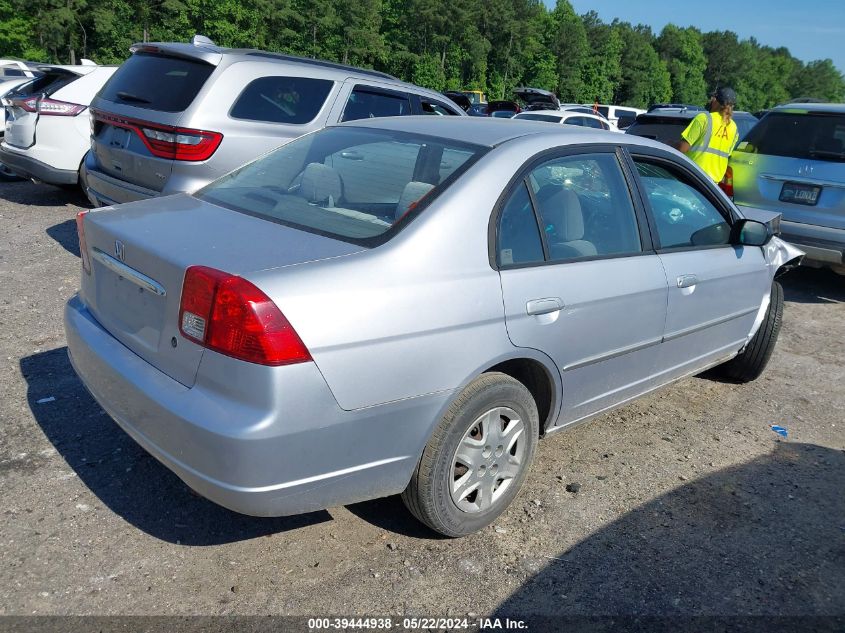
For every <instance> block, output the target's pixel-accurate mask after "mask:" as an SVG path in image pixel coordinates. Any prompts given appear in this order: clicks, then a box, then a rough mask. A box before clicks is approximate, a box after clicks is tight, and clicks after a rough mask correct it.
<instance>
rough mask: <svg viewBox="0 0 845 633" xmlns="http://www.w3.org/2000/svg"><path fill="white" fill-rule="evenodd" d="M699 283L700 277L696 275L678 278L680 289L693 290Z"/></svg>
mask: <svg viewBox="0 0 845 633" xmlns="http://www.w3.org/2000/svg"><path fill="white" fill-rule="evenodd" d="M697 283H698V277H696V276H695V275H681V276H680V277H678V288H692V287H693V286H694V285H695V284H697Z"/></svg>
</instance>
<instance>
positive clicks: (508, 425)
mask: <svg viewBox="0 0 845 633" xmlns="http://www.w3.org/2000/svg"><path fill="white" fill-rule="evenodd" d="M538 436H539V415H538V413H537V405H536V403H535V402H534V398H533V397H532V396H531V393H530V392H529V391H528V389H526V388H525V386H524V385H523V384H522V383H520V382H519V381H517V380H515V379H513V378H511V377H510V376H508V375H506V374H501V373H497V372H491V373H488V374H483V375H481V376H480V377H478V378H477V379H476V380H474V381H473V382H472V383H470V384H469V386H467V388H466V389H464V391H463V393H461V395H460V396H459V397H458V398H457V399H456V400H455V402H454V403H453V404H452V406H451V407H450V408H449V410H448V411H447V412H446V415H445V416H443V419H442V420H441V421H440V423H439V424H438V426H437V428H436V429H435V431H434V433H433V434H432V437H431V439H430V440H429V443H428V445H427V446H426V447H425V450H424V451H423V454H422V457H421V459H420V462H419V464H418V465H417V469H416V470H415V471H414V475H413V477H412V478H411V482H410V483H409V484H408V487H407V488H406V489H405V492H403V493H402V501H404V503H405V505H406V506H407V507H408V509H409V510H410V511H411V513H412V514H413V515H414V516H415V517H417V518H418V519H419V520H420V521H422V522H423V523H425V524H426V525H428V526H429V527H430V528H431V529H433V530H435V531H437V532H440V533H441V534H445V535H446V536H452V537H455V536H465V535H467V534H471V533H473V532H476V531H477V530H480V529H481V528H483V527H485V526H486V525H489V524H490V523H491V522H492V521H494V520H495V519H496V518H497V517H498V516H499V515H500V514H502V512H504V510H505V509H506V508H507V507H508V505H510V503H511V501H513V498H514V497H515V496H516V494H517V493H518V492H519V489H520V487H521V486H522V483H523V481H524V480H525V477H526V475H527V473H528V468H529V466H530V464H531V461H532V459H533V458H534V451H535V449H536V446H537V438H538Z"/></svg>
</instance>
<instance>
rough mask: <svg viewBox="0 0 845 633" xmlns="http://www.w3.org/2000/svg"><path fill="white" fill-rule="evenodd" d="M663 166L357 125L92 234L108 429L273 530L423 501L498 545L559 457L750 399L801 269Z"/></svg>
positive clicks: (310, 139) (613, 141)
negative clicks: (696, 396) (306, 518)
mask: <svg viewBox="0 0 845 633" xmlns="http://www.w3.org/2000/svg"><path fill="white" fill-rule="evenodd" d="M776 220H777V218H774V219H772V220H770V221H769V222H767V223H762V222H759V221H755V220H753V219H748V218H744V217H743V216H742V215H741V214H740V212H739V211H738V210H737V209H736V207H734V206H733V204H732V203H731V202H730V200H729V199H728V198H727V197H725V196H724V194H722V193H721V191H720V190H719V189H718V188H717V187H715V186H714V185H713V184H712V183H711V182H710V181H709V180H708V178H707V177H706V176H705V175H704V174H703V173H702V172H700V171H699V170H698V169H697V168H696V167H695V166H694V165H693V164H692V163H691V162H689V161H688V160H687V159H686V158H684V157H683V156H681V155H680V154H678V153H677V152H675V151H674V150H671V149H669V148H667V147H666V146H664V145H660V144H658V143H656V142H652V141H648V140H645V139H640V138H637V137H634V136H621V135H616V134H611V133H607V132H602V131H589V130H580V129H567V128H565V126H561V129H559V130H558V129H551V127H550V126H548V125H546V124H544V123H536V122H530V121H526V122H521V121H497V120H489V119H469V120H467V119H465V118H460V119H458V118H457V117H455V119H450V118H448V117H442V118H441V117H406V118H401V119H400V118H396V119H381V120H363V121H358V122H355V123H352V124H346V125H341V126H337V127H332V128H327V129H325V130H323V131H320V132H316V133H313V134H309V135H307V136H304V137H302V138H300V139H299V140H297V141H294V142H292V143H290V144H288V145H286V146H284V147H282V148H281V149H279V150H276V151H274V152H271V153H270V154H267V155H266V156H264V157H262V158H260V159H258V160H256V161H255V162H253V163H250V164H248V165H246V166H245V167H243V168H241V169H239V170H237V171H235V172H233V173H231V174H229V175H227V176H225V177H223V178H221V179H220V180H217V181H215V182H213V183H212V184H210V185H208V186H207V187H205V188H204V189H201V190H199V191H197V192H196V193H194V194H192V195H188V194H179V195H175V196H171V197H167V198H161V199H157V200H151V201H142V202H136V203H131V204H126V205H123V206H118V207H106V208H103V209H95V210H94V211H90V212H86V211H83V212H82V213H80V215H79V217H78V220H77V222H78V230H79V237H80V246H81V249H80V250H81V253H82V269H83V271H82V284H81V289H80V291H79V294H78V295H77V296H75V297H74V298H73V299H71V301H70V302H69V303H68V305H67V308H66V311H65V327H66V331H67V339H68V348H69V353H70V357H71V361H72V363H73V366H74V368H75V369H76V371H77V373H78V374H79V376H80V377H81V379H82V381H83V382H84V383H85V385H86V386H87V388H88V389H89V390H90V391H91V393H92V394H93V395H94V397H95V398H96V399H97V401H98V402H99V403H100V404H101V405H102V407H103V408H104V409H105V410H106V411H107V412H108V413H109V414H110V415H111V416H112V417H113V418H114V420H115V421H116V422H117V423H118V424H119V425H120V426H121V427H122V428H123V429H124V430H126V432H127V433H129V434H130V435H131V436H132V437H133V438H134V439H135V440H136V441H137V442H138V443H139V444H141V445H142V446H143V447H144V448H145V449H146V450H147V451H149V452H150V453H151V454H152V455H154V456H155V457H156V458H157V459H158V460H160V461H161V462H162V463H163V464H164V465H165V466H167V467H168V468H170V469H171V470H173V471H174V472H175V473H176V474H177V475H178V476H179V477H181V478H182V479H183V480H184V481H185V482H186V483H187V484H188V485H189V486H191V487H192V488H193V489H195V490H196V491H197V492H199V493H200V494H202V495H204V496H206V497H207V498H209V499H211V500H213V501H215V502H216V503H219V504H221V505H223V506H226V507H228V508H231V509H233V510H236V511H238V512H242V513H246V514H250V515H257V516H275V515H286V514H294V513H301V512H307V511H311V510H317V509H320V508H325V507H328V506H332V505H337V504H347V503H352V502H356V501H361V500H364V499H371V498H375V497H380V496H386V495H391V494H395V493H402V498H403V499H404V501H405V503H406V505H407V507H408V508H409V509H410V511H411V512H412V513H413V514H414V515H415V516H416V517H417V518H419V519H420V520H421V521H423V522H424V523H426V524H427V525H429V526H430V527H431V528H433V529H434V530H436V531H438V532H441V533H443V534H446V535H449V536H461V535H465V534H469V533H471V532H473V531H476V530H478V529H480V528H482V527H484V526H485V525H488V524H489V523H490V522H491V521H493V520H494V519H495V518H496V517H497V516H498V515H499V514H501V513H502V512H503V511H504V510H505V508H506V507H507V506H508V504H510V503H511V501H512V500H513V498H514V497H515V496H516V494H517V493H518V491H519V489H520V486H521V485H522V483H523V481H524V479H525V476H526V474H527V472H528V468H529V466H530V464H531V461H532V458H533V457H534V453H535V449H536V447H537V443H538V439H539V438H541V437H545V436H548V435H550V434H552V433H554V432H556V431H559V430H561V429H565V428H568V427H571V426H573V425H575V424H577V423H579V422H582V421H584V420H587V419H588V418H590V417H593V416H595V415H597V414H601V413H603V412H606V411H608V410H610V409H612V408H613V407H617V406H619V405H621V404H624V403H626V402H628V401H630V400H632V399H634V398H636V397H638V396H640V395H643V394H645V393H648V392H650V391H652V390H654V389H656V388H658V387H660V386H662V385H665V384H667V383H669V382H672V381H674V380H677V379H679V378H682V377H684V376H689V375H691V374H695V373H698V372H701V371H702V370H704V369H706V368H709V367H712V366H715V365H720V366H721V371H722V372H723V374H724V375H725V376H727V377H728V378H729V379H732V380H736V381H748V380H752V379H754V378H756V377H757V376H758V375H759V374H760V373H761V372H762V371H763V368H764V367H765V365H766V362H767V360H768V358H769V356H770V355H771V353H772V349H773V347H774V344H775V340H776V338H777V334H778V329H779V327H780V321H781V313H782V309H783V294H782V291H781V289H780V286H779V285H778V284H777V282H774V281H773V279H774V276H775V274H776V273H777V272H778V270H779V269H781V268H783V267H785V266H789V265H792V264H794V263H795V262H796V260H797V259H800V256H801V252H800V251H797V250H796V249H794V248H792V247H790V246H788V245H786V244H785V243H783V242H781V241H780V240H779V239H778V238H777V237H775V236H774V235H773V233H774V232H775V229H776Z"/></svg>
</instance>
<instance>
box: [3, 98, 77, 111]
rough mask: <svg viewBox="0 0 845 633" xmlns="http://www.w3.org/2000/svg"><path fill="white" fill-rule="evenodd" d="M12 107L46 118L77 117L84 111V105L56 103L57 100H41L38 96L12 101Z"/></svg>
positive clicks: (64, 102)
mask: <svg viewBox="0 0 845 633" xmlns="http://www.w3.org/2000/svg"><path fill="white" fill-rule="evenodd" d="M11 103H12V105H14V106H18V107H19V108H22V109H24V110H26V111H27V112H38V114H41V115H44V116H76V115H77V114H79V113H80V112H82V111H83V110H85V107H86V106H84V105H79V104H78V103H68V102H67V101H56V100H55V99H47V98H40V97H38V96H37V95H33V96H31V97H24V98H19V99H12V101H11Z"/></svg>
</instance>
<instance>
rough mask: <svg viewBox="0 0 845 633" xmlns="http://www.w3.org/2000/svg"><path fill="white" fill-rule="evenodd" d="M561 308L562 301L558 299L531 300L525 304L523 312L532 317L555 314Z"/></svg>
mask: <svg viewBox="0 0 845 633" xmlns="http://www.w3.org/2000/svg"><path fill="white" fill-rule="evenodd" d="M561 308H563V301H562V300H561V299H560V298H559V297H547V298H545V299H532V300H531V301H529V302H528V303H526V304H525V311H526V312H527V313H528V314H530V315H532V316H539V315H541V314H549V313H550V312H557V311H558V310H560V309H561Z"/></svg>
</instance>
